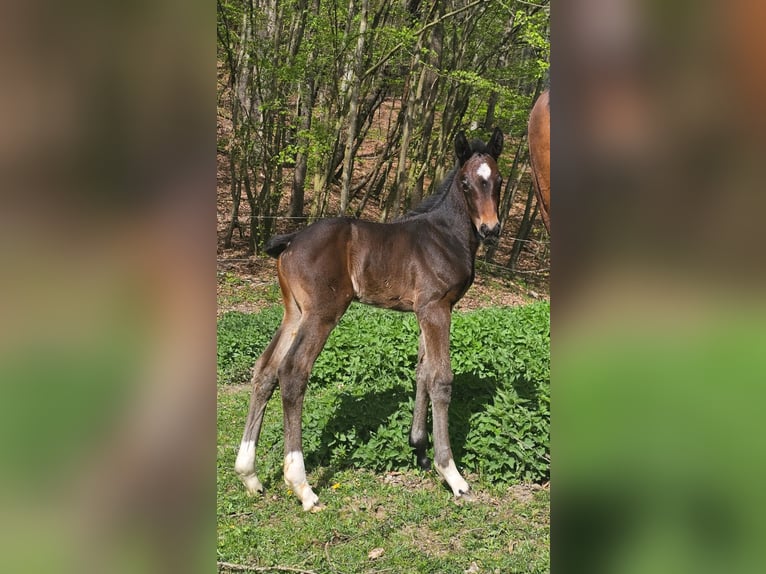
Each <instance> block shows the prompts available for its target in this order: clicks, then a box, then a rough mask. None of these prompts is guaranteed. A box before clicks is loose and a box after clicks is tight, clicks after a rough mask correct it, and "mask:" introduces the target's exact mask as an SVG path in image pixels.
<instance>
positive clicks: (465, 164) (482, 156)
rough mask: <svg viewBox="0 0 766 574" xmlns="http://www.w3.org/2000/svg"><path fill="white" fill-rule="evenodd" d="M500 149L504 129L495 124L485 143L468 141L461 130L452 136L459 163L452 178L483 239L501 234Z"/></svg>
mask: <svg viewBox="0 0 766 574" xmlns="http://www.w3.org/2000/svg"><path fill="white" fill-rule="evenodd" d="M502 151H503V132H502V131H500V128H495V131H494V132H492V137H491V138H490V140H489V143H488V144H487V145H484V144H483V143H481V142H478V141H474V142H473V145H471V144H469V143H468V140H467V139H466V137H465V134H464V133H463V132H460V133H459V134H458V136H457V138H456V139H455V152H456V153H457V159H458V162H459V164H460V167H459V168H458V172H457V174H456V175H455V179H456V181H457V182H458V185H460V186H461V188H462V190H463V194H464V195H465V198H466V202H467V203H468V212H469V213H470V215H471V221H472V222H473V226H474V227H475V228H476V232H477V233H478V235H479V237H480V238H481V239H482V240H487V239H489V240H493V241H494V240H496V239H497V237H498V236H499V235H500V219H499V217H498V209H499V207H500V186H501V185H502V183H503V178H502V177H501V176H500V172H499V171H498V169H497V158H498V157H500V152H502Z"/></svg>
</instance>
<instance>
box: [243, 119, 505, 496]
mask: <svg viewBox="0 0 766 574" xmlns="http://www.w3.org/2000/svg"><path fill="white" fill-rule="evenodd" d="M502 147H503V134H502V132H501V131H500V130H499V129H497V128H495V131H494V132H493V134H492V137H491V139H490V141H489V143H488V144H487V145H484V144H483V143H482V142H479V141H474V142H473V143H472V144H469V143H468V141H467V139H466V137H465V135H464V134H463V133H462V132H461V133H460V134H459V135H458V137H457V138H456V141H455V151H456V154H457V158H458V167H456V168H455V169H454V170H453V171H452V172H450V174H449V175H448V176H447V178H446V180H445V182H444V183H443V184H442V186H441V188H440V191H439V192H437V193H436V194H434V195H433V196H432V197H430V198H429V199H427V200H426V201H424V202H423V204H422V205H421V206H420V207H418V208H417V209H416V210H414V211H413V212H411V213H410V214H408V215H407V216H405V217H404V218H402V219H400V220H398V221H396V222H393V223H373V222H369V221H362V220H357V219H351V218H334V219H327V220H323V221H319V222H317V223H315V224H313V225H311V226H309V227H307V228H306V229H303V230H301V231H299V232H296V233H293V234H289V235H280V236H276V237H274V238H272V239H271V240H270V241H269V242H268V243H267V245H266V252H267V253H268V254H269V255H271V256H272V257H277V258H278V261H277V272H278V276H279V286H280V288H281V291H282V298H283V302H284V307H285V313H284V318H283V320H282V324H281V325H280V327H279V329H278V330H277V332H276V334H275V335H274V338H273V339H272V341H271V343H270V344H269V346H268V347H267V348H266V350H265V351H264V353H263V354H262V355H261V357H260V358H259V359H258V361H257V362H256V364H255V367H254V370H253V391H252V396H251V399H250V410H249V412H248V416H247V421H246V423H245V431H244V434H243V437H242V443H241V445H240V449H239V453H238V455H237V460H236V463H235V470H236V472H237V474H239V476H240V478H241V479H242V481H243V482H244V484H245V486H246V488H247V490H248V491H249V492H250V493H251V494H254V493H256V492H262V491H263V487H262V485H261V482H260V480H259V479H258V476H257V475H256V472H255V450H256V446H257V443H258V437H259V434H260V429H261V423H262V421H263V414H264V411H265V409H266V404H267V402H268V400H269V398H270V397H271V395H272V393H273V391H274V388H275V386H276V384H277V382H279V385H280V390H281V396H282V405H283V410H284V431H285V459H284V479H285V482H286V483H287V485H288V487H289V488H290V489H291V490H292V491H293V492H294V493H295V494H296V495H297V496H298V498H300V500H301V502H302V504H303V508H304V510H310V509H312V508H313V507H314V506H315V505H316V504H317V501H318V499H317V496H316V494H314V492H313V490H312V489H311V487H310V486H309V484H308V482H307V480H306V472H305V467H304V462H303V452H302V439H301V414H302V409H303V397H304V393H305V390H306V383H307V380H308V377H309V373H310V372H311V369H312V367H313V365H314V361H315V360H316V358H317V356H318V355H319V352H320V351H321V350H322V347H323V346H324V344H325V342H326V340H327V337H328V336H329V334H330V332H331V331H332V329H333V328H334V327H335V325H336V324H337V323H338V321H339V320H340V318H341V316H342V315H343V313H345V311H346V309H347V308H348V306H349V304H350V303H351V301H353V300H358V301H361V302H363V303H368V304H371V305H376V306H379V307H384V308H388V309H397V310H400V311H413V312H414V313H415V314H416V316H417V319H418V323H419V325H420V340H419V349H418V365H417V371H416V372H417V376H416V381H417V382H416V392H415V411H414V414H413V420H412V428H411V431H410V444H411V445H412V447H413V448H414V450H415V454H416V456H417V460H418V463H419V464H420V466H421V467H423V468H428V467H429V466H430V462H429V460H428V457H427V455H426V448H427V446H428V433H427V429H426V421H427V414H428V399H429V398H430V400H431V404H432V409H433V440H434V464H435V466H436V470H437V471H438V472H439V474H440V475H441V476H442V477H443V478H444V479H445V480H446V481H447V483H448V484H449V486H450V488H451V489H452V491H453V493H454V495H455V496H456V497H460V496H468V495H469V492H470V489H469V486H468V484H467V483H466V481H465V480H464V479H463V478H462V476H461V475H460V473H459V472H458V470H457V468H456V466H455V463H454V461H453V458H452V450H451V447H450V442H449V434H448V424H447V411H448V406H449V402H450V395H451V385H452V370H451V368H450V357H449V332H450V320H451V312H452V307H453V306H454V304H455V303H456V302H457V301H459V300H460V298H461V297H462V296H463V295H464V294H465V292H466V290H467V289H468V287H470V285H471V283H472V282H473V278H474V259H475V255H476V250H477V248H478V246H479V243H480V241H482V240H485V239H494V238H496V237H497V236H498V234H499V232H500V223H499V220H498V213H497V210H498V205H499V194H500V186H501V183H502V178H501V177H500V174H499V172H498V169H497V163H496V161H497V158H498V156H499V155H500V152H501V151H502Z"/></svg>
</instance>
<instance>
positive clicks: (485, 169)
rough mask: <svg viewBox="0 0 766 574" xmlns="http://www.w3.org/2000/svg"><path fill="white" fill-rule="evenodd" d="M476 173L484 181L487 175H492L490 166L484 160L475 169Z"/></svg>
mask: <svg viewBox="0 0 766 574" xmlns="http://www.w3.org/2000/svg"><path fill="white" fill-rule="evenodd" d="M476 175H478V176H479V177H480V178H482V179H483V180H484V181H488V180H489V176H490V175H492V168H491V167H489V165H487V162H484V163H482V164H481V165H480V166H479V168H478V169H477V170H476Z"/></svg>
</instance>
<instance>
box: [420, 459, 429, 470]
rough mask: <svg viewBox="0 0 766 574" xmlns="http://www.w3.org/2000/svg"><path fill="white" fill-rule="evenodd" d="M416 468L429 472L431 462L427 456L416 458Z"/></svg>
mask: <svg viewBox="0 0 766 574" xmlns="http://www.w3.org/2000/svg"><path fill="white" fill-rule="evenodd" d="M418 466H419V467H420V468H421V470H431V460H430V459H429V458H428V457H427V456H423V457H418Z"/></svg>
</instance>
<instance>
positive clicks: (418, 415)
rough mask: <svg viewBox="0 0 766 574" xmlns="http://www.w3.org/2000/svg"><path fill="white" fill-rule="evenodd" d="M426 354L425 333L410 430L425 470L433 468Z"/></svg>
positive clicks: (420, 351)
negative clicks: (429, 442)
mask: <svg viewBox="0 0 766 574" xmlns="http://www.w3.org/2000/svg"><path fill="white" fill-rule="evenodd" d="M424 354H425V342H424V339H423V333H422V332H421V334H420V342H419V346H418V365H417V371H416V372H417V376H416V377H415V379H416V386H415V409H414V410H413V412H412V428H411V429H410V446H411V447H412V448H413V449H414V450H415V458H417V461H418V466H420V468H422V469H423V470H428V469H430V468H431V461H430V460H428V456H427V455H426V449H427V448H428V428H427V424H426V423H427V420H426V419H427V417H428V389H426V383H425V378H424V377H423V376H422V375H421V372H420V371H421V369H422V367H423V356H424Z"/></svg>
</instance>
